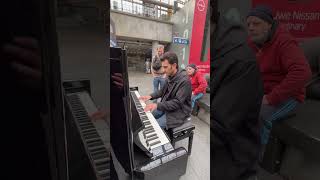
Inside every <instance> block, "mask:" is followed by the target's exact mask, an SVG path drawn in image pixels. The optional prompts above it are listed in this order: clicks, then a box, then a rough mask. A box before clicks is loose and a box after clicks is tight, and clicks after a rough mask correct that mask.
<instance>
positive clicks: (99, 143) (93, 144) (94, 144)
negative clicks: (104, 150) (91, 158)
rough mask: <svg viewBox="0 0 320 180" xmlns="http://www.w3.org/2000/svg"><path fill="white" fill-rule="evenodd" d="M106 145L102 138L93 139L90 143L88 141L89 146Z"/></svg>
mask: <svg viewBox="0 0 320 180" xmlns="http://www.w3.org/2000/svg"><path fill="white" fill-rule="evenodd" d="M102 145H104V144H103V142H102V141H101V140H100V141H93V142H90V143H87V146H88V148H89V147H96V146H102Z"/></svg>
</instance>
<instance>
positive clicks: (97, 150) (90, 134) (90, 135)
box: [67, 92, 110, 180]
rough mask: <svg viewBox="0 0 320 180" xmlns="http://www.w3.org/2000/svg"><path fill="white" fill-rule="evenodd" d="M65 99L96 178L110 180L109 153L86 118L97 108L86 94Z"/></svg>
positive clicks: (71, 95)
mask: <svg viewBox="0 0 320 180" xmlns="http://www.w3.org/2000/svg"><path fill="white" fill-rule="evenodd" d="M67 99H68V102H69V104H70V108H71V111H72V114H73V116H74V118H75V120H76V125H77V126H78V129H79V132H80V135H81V138H82V141H83V143H84V145H85V149H86V151H87V155H88V157H89V159H90V161H91V163H92V166H93V168H94V170H95V172H96V176H97V178H98V179H99V180H100V179H101V180H108V179H110V153H109V152H108V151H107V149H106V145H105V144H104V143H103V141H102V139H101V137H100V135H99V133H98V132H97V130H96V128H95V126H94V124H93V123H92V121H91V120H90V118H89V116H88V114H90V113H93V112H95V111H97V108H96V107H95V105H94V104H93V102H92V100H91V98H90V96H89V94H88V93H86V92H80V93H72V94H67Z"/></svg>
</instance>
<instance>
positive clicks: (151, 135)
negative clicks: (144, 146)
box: [146, 133, 157, 139]
mask: <svg viewBox="0 0 320 180" xmlns="http://www.w3.org/2000/svg"><path fill="white" fill-rule="evenodd" d="M153 136H157V134H156V133H154V134H149V135H146V138H147V139H149V138H151V137H153Z"/></svg>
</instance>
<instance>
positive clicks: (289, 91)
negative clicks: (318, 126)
mask: <svg viewBox="0 0 320 180" xmlns="http://www.w3.org/2000/svg"><path fill="white" fill-rule="evenodd" d="M247 28H248V34H249V40H248V41H249V46H250V47H251V48H252V49H253V50H254V51H255V53H256V58H257V61H258V64H259V67H260V72H261V74H262V79H263V83H264V96H263V101H262V106H261V111H260V118H261V119H262V120H263V124H264V126H263V128H262V132H261V136H262V137H261V140H262V144H263V145H265V144H267V143H268V139H269V134H270V130H271V128H272V123H273V122H274V121H276V120H279V119H280V118H282V117H284V116H286V115H287V114H288V113H289V112H291V111H292V110H294V109H295V108H296V107H297V105H298V104H300V103H302V102H303V101H304V98H305V88H304V86H305V84H306V83H307V81H308V80H309V79H310V77H311V71H310V67H309V65H308V63H307V60H306V58H305V56H304V53H303V51H302V49H300V48H299V47H298V44H297V41H296V40H295V39H294V38H293V37H292V36H291V35H290V33H289V32H288V31H287V29H286V28H285V27H284V26H283V25H281V24H279V23H278V22H277V21H275V20H274V19H273V16H272V10H271V9H270V8H269V7H267V6H263V5H259V6H256V7H255V8H253V9H252V10H250V12H249V14H248V16H247ZM262 153H263V152H262Z"/></svg>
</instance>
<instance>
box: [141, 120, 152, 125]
mask: <svg viewBox="0 0 320 180" xmlns="http://www.w3.org/2000/svg"><path fill="white" fill-rule="evenodd" d="M143 124H144V125H150V124H151V122H150V121H147V122H145V123H143Z"/></svg>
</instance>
